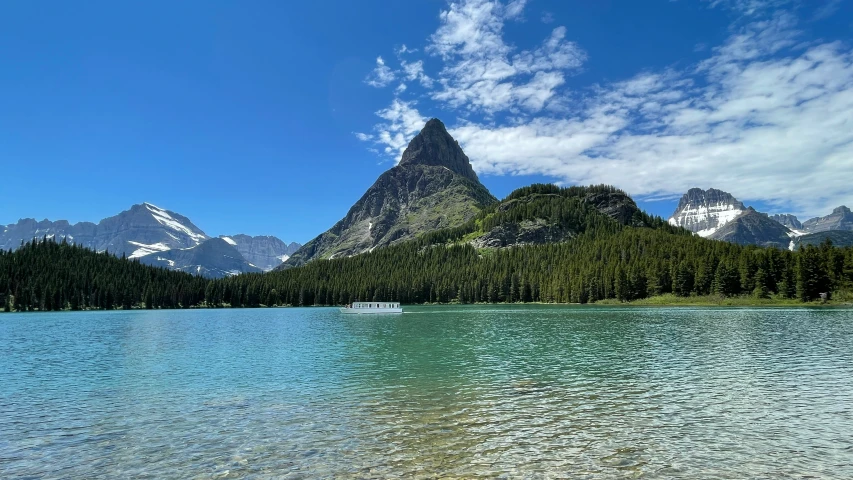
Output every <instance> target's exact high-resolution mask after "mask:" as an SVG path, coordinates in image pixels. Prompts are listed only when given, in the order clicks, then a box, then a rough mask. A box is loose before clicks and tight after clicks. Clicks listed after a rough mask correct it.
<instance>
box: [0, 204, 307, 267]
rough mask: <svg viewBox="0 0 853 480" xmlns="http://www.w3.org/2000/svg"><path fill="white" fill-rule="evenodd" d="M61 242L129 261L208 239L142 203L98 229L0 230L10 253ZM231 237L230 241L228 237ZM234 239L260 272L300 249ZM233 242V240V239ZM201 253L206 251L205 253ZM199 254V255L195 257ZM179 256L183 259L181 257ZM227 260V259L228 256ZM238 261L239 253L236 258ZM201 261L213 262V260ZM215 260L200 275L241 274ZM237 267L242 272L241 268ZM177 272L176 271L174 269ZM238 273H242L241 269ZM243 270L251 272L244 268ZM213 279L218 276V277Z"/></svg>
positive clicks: (24, 223) (49, 224) (36, 226)
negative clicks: (39, 242) (36, 243)
mask: <svg viewBox="0 0 853 480" xmlns="http://www.w3.org/2000/svg"><path fill="white" fill-rule="evenodd" d="M44 237H47V238H54V239H57V240H61V239H66V240H67V241H68V242H73V243H76V244H77V245H80V246H83V247H86V248H89V249H92V250H95V251H98V252H103V251H109V252H110V253H113V254H115V255H116V256H119V257H120V256H126V257H128V258H131V259H134V258H143V257H145V256H149V255H152V254H157V253H163V252H167V251H171V250H176V251H182V250H186V249H190V248H193V247H197V246H199V245H201V244H202V243H204V242H206V241H207V240H209V239H210V237H208V235H207V234H205V233H204V232H203V231H202V230H201V229H200V228H199V227H197V226H196V225H195V224H193V222H192V221H191V220H190V219H189V218H187V217H185V216H183V215H181V214H179V213H176V212H173V211H171V210H167V209H163V208H160V207H158V206H156V205H154V204H151V203H148V202H144V203H141V204H137V205H133V206H131V207H130V208H129V209H128V210H125V211H123V212H121V213H119V214H117V215H114V216H111V217H108V218H105V219H103V220H101V221H100V222H98V223H97V224H95V223H92V222H79V223H76V224H73V225H72V224H70V223H69V222H68V221H66V220H58V221H50V220H42V221H40V222H39V221H36V220H34V219H31V218H24V219H21V220H19V221H18V222H17V223H14V224H10V225H6V226H2V227H0V248H2V249H4V250H15V249H17V248H18V247H20V246H21V243H22V242H28V241H30V240H32V239H33V238H38V239H41V238H44ZM229 238H230V237H229ZM233 238H239V239H240V240H239V241H238V242H235V243H238V245H237V251H238V252H239V249H240V248H244V249H245V250H246V251H247V255H248V256H250V257H252V259H253V260H257V261H259V262H261V263H264V266H262V267H260V268H259V269H258V270H262V269H264V268H265V269H266V270H269V269H272V268H273V267H274V266H275V265H278V264H280V263H281V261H283V260H279V261H277V262H276V263H275V265H270V264H269V263H270V262H272V261H273V259H275V258H276V257H278V258H279V259H280V258H281V257H285V258H286V256H287V255H289V254H290V253H292V252H293V251H295V250H296V249H297V248H298V247H299V246H300V245H299V244H296V243H292V244H290V245H287V244H285V243H284V242H282V241H281V240H279V239H278V238H276V237H271V236H270V237H264V236H261V237H250V236H248V235H234V236H233ZM232 241H234V240H233V239H232ZM204 251H206V249H205V250H204ZM194 253H196V254H197V253H198V252H194ZM181 255H184V254H181ZM229 255H230V254H229ZM238 256H240V257H241V258H244V257H242V254H238ZM202 258H209V259H214V258H216V257H215V256H207V257H204V256H203V257H202ZM218 262H219V261H218V260H217V261H212V263H209V264H204V263H203V262H202V264H199V265H200V266H201V267H202V268H201V269H200V271H201V272H207V271H210V272H219V271H231V270H240V268H237V267H235V266H234V265H232V264H231V262H230V261H229V262H226V265H220V264H219V263H218ZM161 264H163V266H166V267H168V268H172V267H171V266H170V265H169V263H168V262H165V263H164V262H161ZM241 268H242V267H241ZM174 269H176V270H177V269H178V268H174ZM241 271H242V270H241ZM246 271H254V270H251V269H248V270H246ZM217 275H218V274H217Z"/></svg>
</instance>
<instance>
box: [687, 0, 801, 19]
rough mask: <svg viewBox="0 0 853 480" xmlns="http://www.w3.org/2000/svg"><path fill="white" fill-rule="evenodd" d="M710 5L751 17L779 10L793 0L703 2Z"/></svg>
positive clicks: (714, 0)
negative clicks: (771, 10)
mask: <svg viewBox="0 0 853 480" xmlns="http://www.w3.org/2000/svg"><path fill="white" fill-rule="evenodd" d="M703 1H704V2H708V3H709V4H710V5H711V8H715V7H723V8H727V9H730V10H734V11H735V12H737V13H739V14H742V15H747V16H753V15H758V14H760V13H762V12H765V11H767V10H770V9H775V8H779V7H781V6H783V5H785V4H786V3H791V2H792V1H793V0H703Z"/></svg>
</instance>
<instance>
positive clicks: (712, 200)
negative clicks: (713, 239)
mask: <svg viewBox="0 0 853 480" xmlns="http://www.w3.org/2000/svg"><path fill="white" fill-rule="evenodd" d="M745 210H746V207H744V205H743V203H741V202H739V201H738V200H737V199H736V198H735V197H733V196H732V195H731V194H730V193H727V192H724V191H722V190H717V189H714V188H709V189H708V190H702V189H701V188H691V189H690V190H688V191H687V193H685V194H684V196H682V197H681V200H680V201H679V202H678V207H677V208H676V209H675V212H674V213H673V214H672V216H671V217H670V218H669V223H670V225H674V226H677V227H683V228H686V229H687V230H690V231H691V232H694V233H696V234H698V235H699V236H702V237H710V236H711V235H713V234H714V232H716V231H717V230H718V229H719V228H721V227H722V226H723V225H725V224H726V223H728V222H730V221H732V220H734V219H735V218H736V217H737V216H738V215H740V214H741V213H743V212H744V211H745Z"/></svg>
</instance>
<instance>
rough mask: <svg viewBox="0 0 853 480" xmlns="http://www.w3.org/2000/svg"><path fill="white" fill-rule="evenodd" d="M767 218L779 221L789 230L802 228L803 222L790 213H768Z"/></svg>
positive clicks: (800, 229)
mask: <svg viewBox="0 0 853 480" xmlns="http://www.w3.org/2000/svg"><path fill="white" fill-rule="evenodd" d="M769 218H770V219H771V220H773V221H776V222H778V223H781V224H782V225H784V226H786V227H788V228H789V229H791V230H795V231H802V230H803V224H802V223H800V220H799V219H798V218H797V217H796V215H791V214H787V213H777V214H775V215H769Z"/></svg>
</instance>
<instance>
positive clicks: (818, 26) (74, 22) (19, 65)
mask: <svg viewBox="0 0 853 480" xmlns="http://www.w3.org/2000/svg"><path fill="white" fill-rule="evenodd" d="M380 59H381V60H380ZM0 64H2V66H3V68H0V172H2V174H0V175H2V182H0V224H6V223H12V222H15V221H17V219H18V218H21V217H36V218H38V219H42V218H50V219H54V220H55V219H68V220H70V221H72V222H73V221H81V220H90V221H97V220H99V219H101V218H103V217H106V216H109V215H113V214H115V213H117V212H119V211H121V210H124V209H126V208H128V207H129V206H130V205H132V204H134V203H141V202H143V201H148V202H151V203H154V204H157V205H159V206H161V207H164V208H168V209H170V210H174V211H176V212H179V213H181V214H184V215H186V216H188V217H189V218H191V219H192V220H193V221H194V223H196V224H197V225H198V226H199V227H201V228H202V229H203V230H205V232H206V233H208V234H210V235H219V234H235V233H248V234H253V235H259V234H272V235H276V236H278V237H280V238H282V239H283V240H286V241H299V242H303V243H304V242H306V241H308V240H310V239H311V238H313V237H314V236H315V235H317V234H319V233H321V232H322V231H324V230H326V229H327V228H329V227H330V226H331V225H332V224H334V223H335V222H336V221H337V220H339V219H340V218H341V217H343V216H344V214H345V213H346V210H347V209H348V208H349V206H350V205H351V204H352V203H354V202H355V201H356V200H357V199H358V198H359V197H360V196H361V194H362V193H363V192H364V191H365V190H366V189H367V188H368V187H369V186H370V185H371V184H372V183H373V181H374V180H375V179H376V177H377V176H378V175H379V174H381V172H382V171H384V170H386V169H388V168H390V167H392V166H393V165H394V164H395V162H396V161H397V160H398V159H399V153H400V151H401V149H402V148H404V146H405V144H406V143H407V142H408V140H409V139H410V138H411V137H412V136H413V135H414V134H415V133H416V132H417V130H418V129H419V128H420V126H422V123H423V121H424V120H425V119H427V118H430V117H438V118H441V119H442V120H443V121H444V123H445V124H446V125H447V126H448V128H449V129H450V131H451V133H452V134H453V135H454V136H455V137H456V138H457V139H458V140H459V141H460V144H461V145H462V146H463V148H464V149H465V151H466V153H468V155H469V157H470V158H471V160H472V164H473V165H474V168H475V170H476V171H477V173H478V174H479V175H480V178H481V180H482V182H483V183H484V184H485V185H486V186H487V187H488V188H489V189H490V190H491V191H492V192H493V193H494V194H495V195H496V196H498V197H502V196H505V195H506V194H507V193H509V192H510V191H512V190H513V189H514V188H517V187H520V186H523V185H526V184H529V183H531V182H534V181H540V182H541V181H553V182H560V183H563V184H578V183H579V184H588V183H610V184H615V185H616V186H618V187H621V188H623V189H625V190H627V191H628V192H629V193H631V194H632V195H634V196H635V199H637V200H638V202H639V203H640V204H641V206H643V207H644V208H646V209H647V210H649V211H650V212H652V213H656V214H659V215H662V216H668V215H669V214H670V213H671V212H672V210H673V208H674V206H675V203H676V202H677V198H678V197H679V196H680V194H681V193H683V192H684V191H686V190H687V188H690V187H693V186H699V187H703V188H708V187H715V188H720V189H723V190H726V191H729V192H731V193H732V194H733V195H735V196H736V197H738V198H739V199H740V200H742V201H744V203H746V204H751V205H755V206H756V207H758V208H760V209H764V210H766V211H773V212H782V211H785V212H792V213H796V214H798V215H801V216H804V217H809V216H814V215H818V214H826V213H829V211H830V209H831V208H832V207H835V206H837V205H840V204H844V203H846V204H847V205H851V204H853V189H851V186H850V185H851V182H850V179H851V178H853V2H852V1H850V0H841V1H838V0H813V1H804V0H803V1H797V0H678V1H667V0H659V1H655V0H649V1H642V2H637V1H634V0H599V1H595V2H589V1H585V0H583V1H581V0H575V1H568V0H566V1H547V0H529V1H521V0H514V1H504V2H494V1H486V0H460V1H457V2H453V3H448V2H445V1H443V0H423V1H407V2H396V1H372V0H364V1H359V2H276V1H270V2H260V1H253V2H211V1H204V2H201V1H198V2H194V1H186V2H177V3H176V2H146V3H145V4H128V3H126V2H97V1H91V2H83V3H79V2H77V3H73V4H72V3H69V2H64V3H62V2H50V3H49V4H45V3H38V2H4V3H0Z"/></svg>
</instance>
